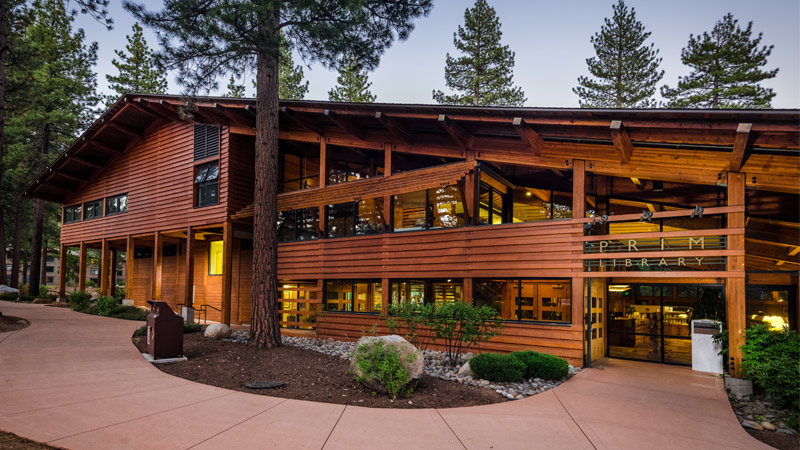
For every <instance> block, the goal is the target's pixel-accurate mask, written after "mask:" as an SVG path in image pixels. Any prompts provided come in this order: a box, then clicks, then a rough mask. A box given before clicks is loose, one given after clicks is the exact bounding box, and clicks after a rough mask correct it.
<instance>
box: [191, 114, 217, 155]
mask: <svg viewBox="0 0 800 450" xmlns="http://www.w3.org/2000/svg"><path fill="white" fill-rule="evenodd" d="M212 128H216V129H217V138H216V139H217V141H216V150H215V151H214V152H213V153H210V152H209V151H208V130H209V129H212ZM198 129H202V130H203V134H204V135H203V136H199V135H198V133H197V131H198ZM201 137H202V138H203V139H204V143H203V145H205V147H206V148H205V150H204V152H202V153H201V156H202V157H200V158H198V152H197V145H198V142H197V140H198V138H201ZM221 151H222V127H221V126H219V125H209V124H204V123H195V124H194V128H193V129H192V159H193V160H194V162H205V161H207V160H210V159H211V158H217V159H219V156H220V153H221Z"/></svg>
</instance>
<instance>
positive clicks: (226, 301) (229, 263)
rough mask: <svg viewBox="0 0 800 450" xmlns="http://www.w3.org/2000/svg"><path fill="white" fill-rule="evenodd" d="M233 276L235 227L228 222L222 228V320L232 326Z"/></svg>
mask: <svg viewBox="0 0 800 450" xmlns="http://www.w3.org/2000/svg"><path fill="white" fill-rule="evenodd" d="M232 274H233V225H232V224H231V222H230V221H226V222H225V223H224V224H223V226H222V308H221V309H222V319H221V320H220V322H222V323H224V324H225V325H230V324H231V284H232V280H233V279H232V277H231V275H232Z"/></svg>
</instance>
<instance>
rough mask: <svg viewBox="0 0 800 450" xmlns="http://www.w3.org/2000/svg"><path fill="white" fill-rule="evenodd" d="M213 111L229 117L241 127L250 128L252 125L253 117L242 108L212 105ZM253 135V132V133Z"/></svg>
mask: <svg viewBox="0 0 800 450" xmlns="http://www.w3.org/2000/svg"><path fill="white" fill-rule="evenodd" d="M214 109H216V110H217V111H219V112H221V113H222V114H225V115H226V116H228V117H230V118H231V119H232V120H233V121H234V122H236V123H239V124H241V125H244V126H247V127H252V126H253V125H254V122H253V115H252V114H249V113H248V112H247V111H245V110H244V108H231V107H229V106H225V105H220V104H219V103H214ZM253 133H254V134H255V131H254V132H253Z"/></svg>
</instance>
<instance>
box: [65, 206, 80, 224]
mask: <svg viewBox="0 0 800 450" xmlns="http://www.w3.org/2000/svg"><path fill="white" fill-rule="evenodd" d="M75 208H78V209H79V211H75ZM68 210H73V211H72V213H71V216H73V217H74V215H75V214H76V213H77V215H78V218H77V219H74V218H73V219H72V220H67V214H68V213H67V211H68ZM82 220H83V204H82V203H78V204H77V205H72V206H65V207H64V211H63V212H62V213H61V224H62V225H66V224H68V223H76V222H80V221H82Z"/></svg>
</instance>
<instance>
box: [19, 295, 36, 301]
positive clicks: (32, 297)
mask: <svg viewBox="0 0 800 450" xmlns="http://www.w3.org/2000/svg"><path fill="white" fill-rule="evenodd" d="M34 300H36V296H35V295H20V296H19V301H21V302H27V303H30V302H32V301H34Z"/></svg>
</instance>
